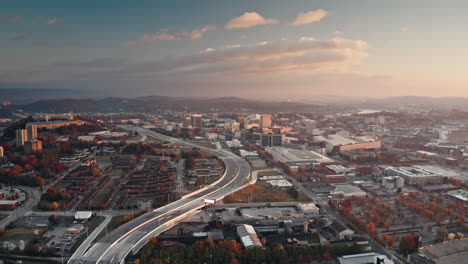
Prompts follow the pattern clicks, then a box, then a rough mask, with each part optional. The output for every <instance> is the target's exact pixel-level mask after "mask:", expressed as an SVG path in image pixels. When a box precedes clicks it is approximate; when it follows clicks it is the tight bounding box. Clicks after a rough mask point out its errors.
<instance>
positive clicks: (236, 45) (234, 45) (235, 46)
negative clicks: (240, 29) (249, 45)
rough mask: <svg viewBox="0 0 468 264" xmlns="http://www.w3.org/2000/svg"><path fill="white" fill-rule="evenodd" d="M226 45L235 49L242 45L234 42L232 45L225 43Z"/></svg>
mask: <svg viewBox="0 0 468 264" xmlns="http://www.w3.org/2000/svg"><path fill="white" fill-rule="evenodd" d="M224 47H225V48H227V49H235V48H240V47H241V45H240V44H232V45H225V46H224Z"/></svg>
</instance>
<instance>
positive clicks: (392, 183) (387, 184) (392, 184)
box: [382, 176, 405, 190]
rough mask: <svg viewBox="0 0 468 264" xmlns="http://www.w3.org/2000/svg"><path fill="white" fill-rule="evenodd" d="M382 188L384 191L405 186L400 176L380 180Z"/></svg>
mask: <svg viewBox="0 0 468 264" xmlns="http://www.w3.org/2000/svg"><path fill="white" fill-rule="evenodd" d="M382 186H383V187H384V188H385V189H390V190H391V189H398V188H402V187H403V186H405V179H403V177H400V176H387V177H383V179H382Z"/></svg>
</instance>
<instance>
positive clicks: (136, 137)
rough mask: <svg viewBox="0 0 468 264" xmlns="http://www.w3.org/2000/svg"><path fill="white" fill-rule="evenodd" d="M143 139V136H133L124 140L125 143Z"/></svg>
mask: <svg viewBox="0 0 468 264" xmlns="http://www.w3.org/2000/svg"><path fill="white" fill-rule="evenodd" d="M142 138H143V136H141V135H137V136H134V137H130V138H126V139H125V140H126V141H139V140H141V139H142Z"/></svg>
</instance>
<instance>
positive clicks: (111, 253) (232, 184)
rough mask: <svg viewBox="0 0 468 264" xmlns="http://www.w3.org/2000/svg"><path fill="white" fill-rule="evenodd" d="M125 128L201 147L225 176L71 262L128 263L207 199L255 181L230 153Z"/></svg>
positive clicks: (120, 230)
mask: <svg viewBox="0 0 468 264" xmlns="http://www.w3.org/2000/svg"><path fill="white" fill-rule="evenodd" d="M123 128H125V129H131V130H135V131H137V132H138V133H139V134H141V135H145V136H150V137H154V138H157V139H160V140H165V141H170V142H173V143H179V144H184V145H188V146H192V147H198V148H200V149H201V150H203V151H206V152H209V153H212V154H214V155H216V156H218V157H219V158H220V159H222V160H223V161H224V163H225V165H226V170H225V173H224V175H223V176H222V177H221V178H220V179H219V180H218V181H216V182H215V183H213V184H211V185H210V186H208V187H205V188H203V189H200V190H198V191H196V192H193V193H191V194H188V195H186V196H184V197H183V198H182V199H180V200H177V201H175V202H173V203H171V204H168V205H166V206H164V207H161V208H158V209H155V210H154V211H152V212H149V213H146V214H144V215H142V216H140V217H138V218H136V219H134V220H132V221H130V222H128V223H126V224H124V225H122V226H120V227H118V228H117V229H116V230H114V231H113V232H111V233H110V234H109V235H108V236H106V237H105V238H103V239H102V240H100V241H99V242H97V243H95V244H94V245H93V246H92V247H91V248H90V249H89V250H88V251H86V253H85V254H84V255H82V256H80V255H79V254H75V255H73V256H72V258H70V260H69V261H68V263H73V264H75V263H81V264H90V263H124V261H125V258H126V256H127V255H129V254H130V253H132V254H136V253H137V252H138V251H139V250H140V249H141V248H142V247H143V246H144V245H145V244H146V243H147V242H148V241H149V240H150V239H151V238H152V237H154V236H157V235H159V234H160V233H162V232H164V231H165V230H167V229H169V228H171V227H173V226H174V225H176V224H177V223H179V222H180V221H181V220H182V219H184V218H185V217H187V216H188V215H191V214H194V213H196V211H197V210H198V209H200V208H202V207H203V206H204V205H205V203H204V199H207V198H208V199H214V200H219V199H222V198H224V197H225V196H226V195H228V194H230V193H232V192H235V191H237V190H240V189H242V188H244V187H245V186H247V185H248V184H251V183H252V181H251V182H249V183H247V184H246V183H245V182H246V179H247V178H248V177H250V166H249V164H248V163H247V162H246V161H245V160H243V159H242V158H240V157H239V156H237V155H235V154H233V153H231V152H229V151H225V150H213V149H209V148H206V147H202V146H197V145H195V144H192V143H190V142H186V141H183V140H181V139H177V138H173V137H168V136H165V135H161V134H159V133H156V132H153V131H150V130H146V129H142V128H138V127H131V126H125V127H123ZM82 251H84V250H82Z"/></svg>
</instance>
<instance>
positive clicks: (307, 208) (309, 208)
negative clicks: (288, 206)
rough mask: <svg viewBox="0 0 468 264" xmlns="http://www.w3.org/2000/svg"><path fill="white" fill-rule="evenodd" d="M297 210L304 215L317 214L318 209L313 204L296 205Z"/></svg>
mask: <svg viewBox="0 0 468 264" xmlns="http://www.w3.org/2000/svg"><path fill="white" fill-rule="evenodd" d="M297 207H298V209H299V210H301V211H302V212H303V213H305V214H318V213H319V208H318V207H317V205H315V204H314V203H306V204H298V205H297Z"/></svg>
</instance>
